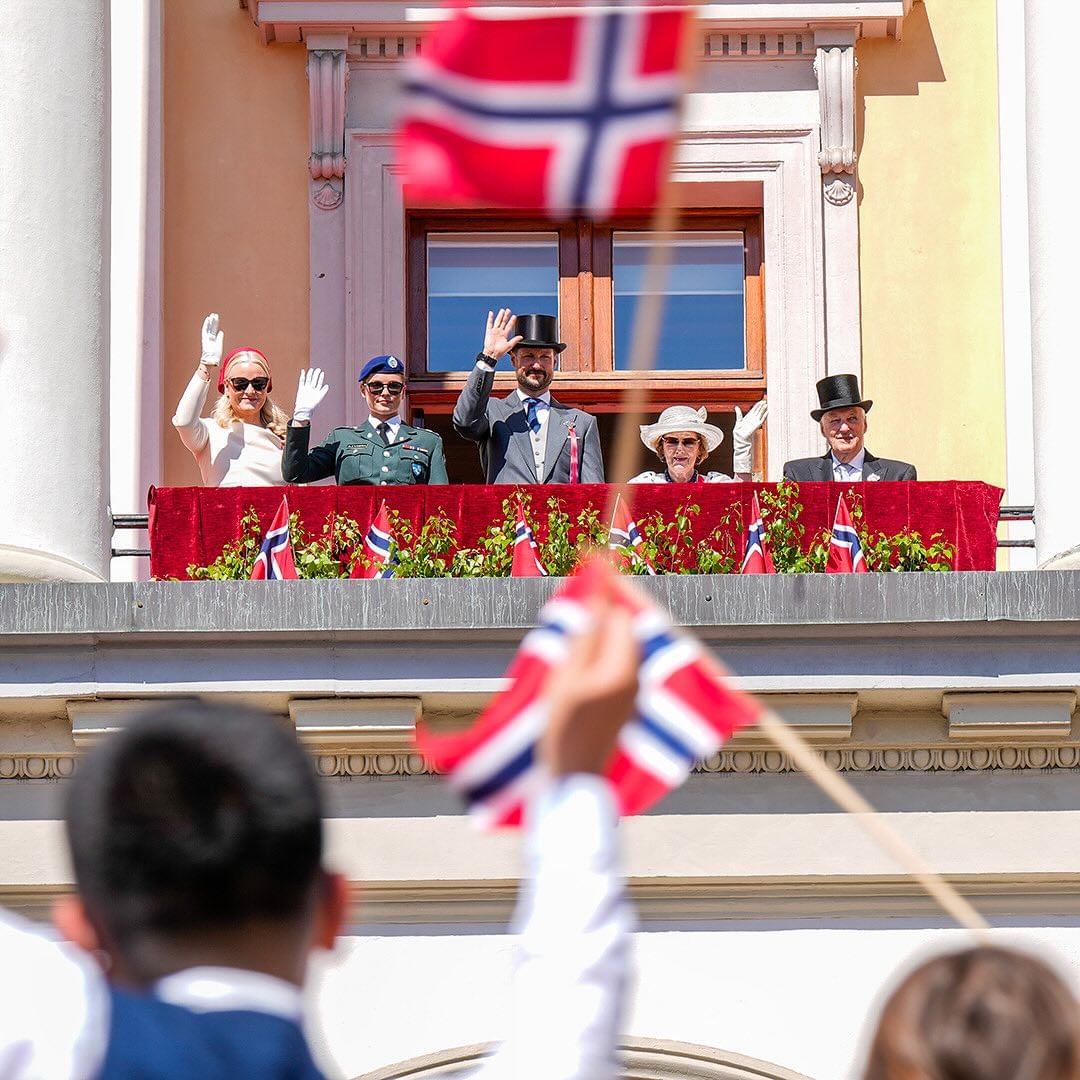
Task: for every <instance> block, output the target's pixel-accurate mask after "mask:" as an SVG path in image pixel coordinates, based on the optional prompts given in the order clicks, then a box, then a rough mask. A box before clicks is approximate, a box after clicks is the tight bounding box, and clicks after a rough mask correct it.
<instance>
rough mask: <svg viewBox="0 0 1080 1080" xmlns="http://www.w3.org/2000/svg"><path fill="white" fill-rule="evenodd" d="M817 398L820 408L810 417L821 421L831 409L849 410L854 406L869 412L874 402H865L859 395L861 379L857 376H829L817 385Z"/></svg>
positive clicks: (813, 410) (811, 413) (811, 411)
mask: <svg viewBox="0 0 1080 1080" xmlns="http://www.w3.org/2000/svg"><path fill="white" fill-rule="evenodd" d="M817 396H818V401H819V402H820V407H819V408H817V409H811V410H810V415H811V416H812V417H813V418H814V419H815V420H820V419H821V418H822V417H823V416H824V415H825V414H826V413H827V412H829V411H830V410H831V409H848V408H851V407H852V406H855V407H856V408H859V409H862V410H864V411H865V412H869V411H870V409H871V407H872V406H873V404H874V403H873V402H872V401H863V400H862V397H861V395H860V394H859V379H858V376H856V375H828V376H826V377H825V378H824V379H822V380H820V381H819V382H818V384H817Z"/></svg>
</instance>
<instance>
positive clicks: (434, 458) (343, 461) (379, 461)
mask: <svg viewBox="0 0 1080 1080" xmlns="http://www.w3.org/2000/svg"><path fill="white" fill-rule="evenodd" d="M310 437H311V426H310V425H309V424H304V425H302V426H301V425H297V426H294V425H292V424H290V425H289V426H288V428H286V431H285V453H284V454H283V455H282V458H281V475H282V478H283V479H284V480H285V482H286V483H289V484H310V483H311V482H312V481H314V480H322V479H323V478H324V477H327V476H333V477H334V478H335V480H336V481H337V483H339V484H385V485H388V486H389V485H391V484H445V483H446V482H447V480H446V457H445V456H444V454H443V444H442V439H441V438H440V437H439V436H438V435H436V434H435V432H434V431H425V430H424V429H423V428H415V427H412V426H410V425H409V424H406V423H405V422H404V421H402V423H401V424H400V425H398V429H397V434H396V435H392V436H391V441H390V445H389V446H384V445H383V441H382V439H381V438H380V436H379V434H378V433H377V432H376V431H375V429H374V428H373V427H372V426H371V424H370V423H368V422H366V421H365V422H364V424H363V425H362V426H361V427H358V428H354V427H339V428H334V430H333V431H331V432H330V434H329V435H327V436H326V438H325V439H323V441H322V443H321V444H320V445H319V446H316V447H315V449H314V450H311V451H309V450H308V439H310Z"/></svg>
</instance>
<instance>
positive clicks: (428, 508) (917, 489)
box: [149, 481, 1003, 579]
mask: <svg viewBox="0 0 1080 1080" xmlns="http://www.w3.org/2000/svg"><path fill="white" fill-rule="evenodd" d="M772 486H773V485H768V484H761V485H754V484H697V485H689V484H656V485H641V486H637V487H635V488H634V514H635V516H636V517H638V518H641V517H644V516H645V515H646V514H648V513H650V512H651V511H653V510H659V511H661V512H662V513H663V514H664V515H665V517H670V516H671V515H672V514H673V513H674V511H675V510H676V509H677V508H678V507H679V506H681V505H683V504H686V503H694V504H696V505H698V506H700V507H701V513H700V514H699V515H698V516H697V518H696V519H695V527H694V532H695V534H696V535H697V536H701V537H704V536H706V535H707V534H708V533H710V532H711V531H712V530H713V529H714V528H716V527H717V526H718V525H719V524H720V518H721V517H722V516H723V515H724V513H725V512H726V511H727V510H728V509H729V508H730V507H731V505H732V504H733V503H735V502H739V503H741V504H742V517H743V520H744V521H746V520H748V518H749V513H750V496H751V495H752V493H753V491H754V489H755V487H759V488H767V487H772ZM849 488H850V489H852V490H853V491H855V492H856V493H857V494H858V495H859V496H861V498H862V503H863V507H864V510H865V512H866V521H867V524H868V526H869V527H870V528H871V529H872V530H873V531H875V532H886V533H895V532H899V531H900V530H901V529H902V528H903V527H904V526H910V527H911V528H913V529H916V530H918V531H919V532H920V533H921V534H922V536H923V539H924V540H926V541H929V539H930V536H931V535H932V534H933V533H935V532H942V533H944V534H945V537H946V539H948V540H949V541H950V542H952V543H953V544H955V545H956V567H955V568H956V569H957V570H993V569H994V565H995V557H996V552H997V520H998V506H999V503H1000V502H1001V496H1002V494H1003V492H1002V489H1001V488H997V487H992V486H991V485H989V484H984V483H982V482H981V481H947V482H937V481H930V482H919V483H885V482H874V483H863V484H847V485H844V484H825V483H807V484H800V485H799V501H800V502H802V504H803V507H804V510H803V514H802V518H801V521H802V523H803V525H805V526H806V535H807V539H809V538H810V537H811V536H813V535H815V534H816V533H817V532H819V531H820V530H821V529H823V528H829V527H830V526H831V525H832V519H833V514H834V513H835V510H836V500H837V496H838V495H839V494H840V492H841V491H845V490H847V489H849ZM514 490H515V488H513V487H510V486H506V485H486V486H485V485H470V484H462V485H450V486H445V487H441V486H440V487H420V486H417V487H383V488H379V487H367V486H356V487H289V488H197V487H189V488H151V490H150V496H149V505H150V550H151V557H150V569H151V573H152V574H153V576H154V577H156V578H173V577H176V578H181V579H185V578H187V567H188V566H189V565H191V564H196V565H199V566H205V565H207V564H208V563H210V562H213V560H214V559H215V558H217V556H218V555H219V554H220V553H221V549H222V547H223V546H224V545H225V544H226V543H227V542H228V541H230V540H233V539H235V538H236V536H237V534H238V532H239V525H240V519H241V517H242V516H243V515H244V513H245V512H246V511H247V510H248V508H249V507H252V506H254V507H255V509H256V510H257V511H258V513H259V518H260V521H261V522H262V524H263V526H264V527H265V526H267V525H269V523H270V520H271V518H272V517H273V516H274V511H275V510H276V509H277V507H278V505H279V504H280V502H281V496H282V493H283V492H285V493H287V494H288V496H289V507H290V509H292V510H297V511H299V512H300V515H301V520H302V521H303V522H304V524H305V525H306V526H307V527H308V529H310V530H313V531H318V530H319V529H320V528H321V526H322V523H323V522H324V521H325V520H326V517H327V515H328V514H330V513H333V512H335V511H337V512H343V513H347V514H349V515H350V516H351V517H353V518H354V519H355V520H356V521H357V522H359V524H360V525H361V526H363V527H365V528H366V527H367V525H368V524H369V523H370V521H371V519H372V518H373V517H374V516H375V514H376V513H377V512H378V509H379V503H380V501H381V500H382V499H384V498H385V499H386V502H387V505H388V506H390V507H392V508H395V509H397V510H398V511H400V512H401V513H402V514H404V515H406V516H408V517H410V518H412V519H413V520H414V521H417V522H419V521H422V520H423V519H424V518H426V517H427V516H428V515H430V514H434V513H437V512H438V511H439V510H440V509H441V510H443V511H445V512H446V513H447V514H448V515H449V516H450V517H451V518H452V519H453V520H454V521H455V522H457V525H458V541H459V543H460V544H461V545H462V546H463V547H469V546H473V545H475V543H476V540H477V538H478V537H479V536H481V535H482V534H483V533H484V531H485V530H486V529H487V527H488V525H489V524H491V523H492V522H494V521H498V520H500V519H501V516H502V501H503V499H505V498H506V497H507V496H508V495H510V494H511V493H512V492H513V491H514ZM522 490H524V491H528V492H530V493H531V494H532V497H533V505H534V509H536V510H540V509H541V508H542V507H543V506H544V504H545V502H546V500H547V498H548V497H549V496H552V495H554V496H556V497H557V498H559V499H560V500H561V502H562V503H563V508H564V509H565V510H566V511H567V512H569V513H570V514H571V515H572V516H573V515H576V514H577V512H578V511H579V510H581V509H583V508H584V507H586V506H587V505H589V504H592V505H593V506H595V507H597V508H598V509H599V510H601V511H602V510H603V507H604V506H605V504H606V500H607V488H606V487H605V486H604V485H599V484H597V485H590V484H581V485H573V486H571V485H552V486H547V487H539V486H536V487H530V488H524V489H522ZM537 517H538V520H539V521H541V522H542V521H543V520H544V515H543V514H542V513H541V514H538V515H537ZM540 533H541V536H542V535H543V528H542V527H541V530H540ZM740 543H741V541H740Z"/></svg>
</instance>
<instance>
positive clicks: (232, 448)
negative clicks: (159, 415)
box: [172, 314, 289, 487]
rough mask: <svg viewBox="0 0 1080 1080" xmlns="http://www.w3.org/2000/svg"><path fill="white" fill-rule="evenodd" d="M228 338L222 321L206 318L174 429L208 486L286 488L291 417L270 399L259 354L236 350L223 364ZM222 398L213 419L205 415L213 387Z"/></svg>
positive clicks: (266, 372)
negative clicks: (199, 349) (284, 454)
mask: <svg viewBox="0 0 1080 1080" xmlns="http://www.w3.org/2000/svg"><path fill="white" fill-rule="evenodd" d="M224 340H225V335H224V332H223V331H222V330H220V329H219V328H218V316H217V315H216V314H210V315H207V316H206V319H205V320H204V321H203V327H202V357H201V359H200V360H199V367H198V369H197V370H196V372H195V374H194V375H192V377H191V382H189V383H188V385H187V389H186V390H185V391H184V396H183V397H182V398H181V399H180V404H179V405H177V406H176V415H175V416H174V417H173V419H172V422H173V427H175V428H176V430H177V431H178V432H179V434H180V438H181V439H182V440H183V443H184V445H185V446H186V447H187V448H188V449H189V450H190V451H191V453H192V455H193V456H194V458H195V460H196V461H197V462H198V464H199V471H200V473H201V474H202V482H203V485H204V486H205V487H272V486H274V485H277V484H283V483H284V480H282V478H281V452H282V450H283V448H284V446H285V426H286V424H288V422H289V418H288V416H287V415H286V413H285V412H284V410H283V409H281V408H280V407H279V406H278V405H276V404H275V403H274V402H273V400H272V399H271V397H270V391H271V390H272V389H273V386H274V382H273V377H272V375H271V373H270V363H269V361H268V360H267V359H266V357H265V356H263V354H262V353H261V352H259V350H258V349H253V348H250V347H249V346H244V347H243V348H240V349H233V351H232V352H230V353H229V355H228V356H226V357H225V358H224V360H222V357H221V352H222V347H223V344H224ZM215 378H216V379H217V388H218V393H219V394H220V395H221V396H220V397H219V398H218V399H217V401H216V402H215V403H214V407H213V409H212V411H211V413H210V416H209V417H204V416H202V411H203V406H204V405H205V404H206V397H207V394H208V393H209V392H210V383H211V382H212V381H213V380H214V379H215Z"/></svg>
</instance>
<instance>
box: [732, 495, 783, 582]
mask: <svg viewBox="0 0 1080 1080" xmlns="http://www.w3.org/2000/svg"><path fill="white" fill-rule="evenodd" d="M739 573H741V574H775V573H776V567H775V566H773V561H772V556H771V555H770V554H769V549H768V547H766V545H765V526H764V525H763V524H762V523H761V507H760V506H759V505H758V497H757V492H756V491H755V492H754V497H753V499H752V501H751V503H750V528H749V530H748V531H747V533H746V554H745V555H744V556H743V561H742V569H741V570H740V571H739Z"/></svg>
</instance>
